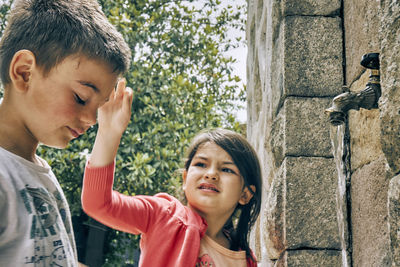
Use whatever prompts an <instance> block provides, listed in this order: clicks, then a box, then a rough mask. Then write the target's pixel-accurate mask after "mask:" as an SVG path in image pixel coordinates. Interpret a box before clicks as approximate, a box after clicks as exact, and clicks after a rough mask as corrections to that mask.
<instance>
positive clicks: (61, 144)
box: [40, 142, 69, 149]
mask: <svg viewBox="0 0 400 267" xmlns="http://www.w3.org/2000/svg"><path fill="white" fill-rule="evenodd" d="M40 144H41V145H44V146H47V147H51V148H56V149H64V148H66V147H67V146H68V144H69V142H59V143H48V142H41V143H40Z"/></svg>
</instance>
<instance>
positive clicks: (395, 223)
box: [388, 175, 400, 266]
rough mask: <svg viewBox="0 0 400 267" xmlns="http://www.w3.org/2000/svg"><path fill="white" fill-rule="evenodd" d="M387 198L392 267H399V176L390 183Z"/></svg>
mask: <svg viewBox="0 0 400 267" xmlns="http://www.w3.org/2000/svg"><path fill="white" fill-rule="evenodd" d="M388 198H389V225H390V226H389V228H390V243H391V252H392V258H393V265H392V266H400V175H397V176H396V177H394V178H393V179H392V180H391V181H390V184H389V193H388Z"/></svg>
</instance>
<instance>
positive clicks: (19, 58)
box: [9, 49, 36, 91]
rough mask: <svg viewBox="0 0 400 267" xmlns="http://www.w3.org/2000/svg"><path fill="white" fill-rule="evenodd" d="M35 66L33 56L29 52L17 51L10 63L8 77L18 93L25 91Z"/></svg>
mask: <svg viewBox="0 0 400 267" xmlns="http://www.w3.org/2000/svg"><path fill="white" fill-rule="evenodd" d="M35 66H36V58H35V55H34V54H33V53H32V52H31V51H29V50H25V49H24V50H19V51H18V52H17V53H15V54H14V56H13V58H12V59H11V62H10V69H9V75H10V79H11V83H12V84H13V86H14V88H15V89H16V90H18V91H26V89H28V84H29V81H30V79H31V76H32V71H33V68H35Z"/></svg>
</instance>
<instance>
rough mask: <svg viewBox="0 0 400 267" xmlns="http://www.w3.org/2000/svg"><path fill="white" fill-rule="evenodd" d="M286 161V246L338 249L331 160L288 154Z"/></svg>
mask: <svg viewBox="0 0 400 267" xmlns="http://www.w3.org/2000/svg"><path fill="white" fill-rule="evenodd" d="M285 161H286V162H284V163H283V166H284V168H286V177H285V180H286V181H285V182H286V207H285V224H286V225H285V228H286V244H287V248H289V249H295V248H301V247H309V248H331V249H332V248H333V249H339V248H340V241H339V234H338V225H337V221H336V189H337V180H336V177H337V174H336V170H335V165H334V162H333V159H326V158H317V157H299V158H292V157H288V158H286V160H285Z"/></svg>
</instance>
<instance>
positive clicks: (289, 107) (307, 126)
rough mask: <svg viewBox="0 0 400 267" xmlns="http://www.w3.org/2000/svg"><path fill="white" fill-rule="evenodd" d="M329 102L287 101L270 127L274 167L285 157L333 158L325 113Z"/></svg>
mask: <svg viewBox="0 0 400 267" xmlns="http://www.w3.org/2000/svg"><path fill="white" fill-rule="evenodd" d="M329 103H330V99H328V98H299V97H288V98H286V100H285V102H284V105H283V108H282V109H281V111H280V112H279V114H278V116H277V117H276V118H275V120H274V122H273V124H272V127H271V138H270V143H271V145H270V147H271V150H272V153H273V162H274V165H275V167H279V166H280V164H281V163H282V160H283V159H284V157H285V156H322V157H331V156H332V146H331V143H330V135H329V122H328V120H327V118H326V115H325V114H324V112H323V110H324V109H325V108H326V107H327V106H328V105H329Z"/></svg>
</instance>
